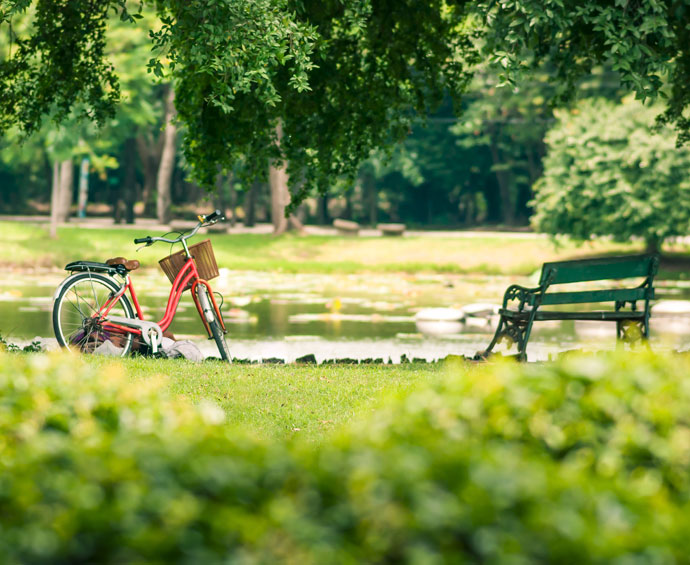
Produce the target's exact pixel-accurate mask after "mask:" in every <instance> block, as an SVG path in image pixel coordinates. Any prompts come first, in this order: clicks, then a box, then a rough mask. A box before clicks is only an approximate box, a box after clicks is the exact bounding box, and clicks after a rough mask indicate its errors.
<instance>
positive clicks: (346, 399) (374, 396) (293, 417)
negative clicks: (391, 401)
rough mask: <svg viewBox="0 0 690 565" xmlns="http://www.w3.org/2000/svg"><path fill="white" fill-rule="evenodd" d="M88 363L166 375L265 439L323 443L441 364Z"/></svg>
mask: <svg viewBox="0 0 690 565" xmlns="http://www.w3.org/2000/svg"><path fill="white" fill-rule="evenodd" d="M82 359H83V360H84V362H86V363H87V364H88V365H91V366H95V367H96V368H99V369H103V370H105V369H107V368H108V367H111V366H112V365H119V364H121V366H122V367H123V369H124V371H125V372H126V374H127V375H128V377H129V378H130V379H132V380H133V381H147V380H151V379H153V378H156V377H159V378H162V379H163V381H164V383H165V385H166V386H167V388H168V389H169V390H170V392H172V393H173V394H174V395H178V396H182V397H184V398H186V399H188V400H190V401H192V402H194V403H195V404H198V403H200V402H202V401H203V400H210V401H212V402H213V403H215V404H217V405H218V406H221V407H222V408H223V410H224V411H225V413H226V417H227V422H228V425H230V426H237V427H239V428H241V429H242V430H243V433H250V434H251V435H256V436H257V437H260V438H262V439H281V438H283V439H285V438H290V437H294V436H296V435H299V436H301V437H303V438H305V439H307V440H310V441H319V440H321V439H322V438H323V437H324V436H325V435H327V434H328V432H330V431H331V430H334V429H337V428H338V427H340V426H342V425H343V424H346V423H348V422H351V421H353V420H359V419H363V418H366V417H367V416H368V415H369V414H370V413H371V412H372V411H373V410H374V408H375V407H376V406H377V405H379V404H380V402H381V401H382V399H383V398H385V397H386V396H388V395H390V394H398V393H401V392H404V391H407V390H410V389H411V388H413V387H414V386H417V385H420V384H424V383H430V382H432V381H434V380H435V379H437V378H438V376H439V375H440V373H441V371H440V369H439V365H438V364H433V365H431V364H405V365H318V366H313V365H227V364H224V363H220V362H217V361H207V362H205V363H202V364H200V365H196V364H194V363H190V362H188V361H183V360H170V359H161V360H159V359H144V358H134V359H124V360H122V361H113V360H112V359H108V358H105V357H89V356H84V357H82Z"/></svg>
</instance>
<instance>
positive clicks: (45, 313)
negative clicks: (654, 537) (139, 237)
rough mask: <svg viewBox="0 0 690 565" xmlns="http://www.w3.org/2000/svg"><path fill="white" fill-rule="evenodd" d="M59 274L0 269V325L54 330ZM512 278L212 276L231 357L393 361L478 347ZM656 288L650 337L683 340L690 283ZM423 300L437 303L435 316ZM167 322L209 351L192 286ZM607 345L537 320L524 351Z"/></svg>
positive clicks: (149, 281) (17, 331)
mask: <svg viewBox="0 0 690 565" xmlns="http://www.w3.org/2000/svg"><path fill="white" fill-rule="evenodd" d="M63 278H64V273H61V272H46V273H40V274H21V275H14V274H13V275H11V276H9V275H5V276H4V277H3V278H2V279H0V333H1V334H2V335H5V336H8V337H11V338H13V339H16V340H31V339H33V338H34V337H35V336H43V337H52V336H53V330H52V322H51V311H52V301H53V293H54V290H55V288H57V286H58V285H59V283H60V282H61V280H62V279H63ZM133 279H134V281H135V286H136V289H137V292H138V295H139V298H140V300H141V302H142V306H143V309H144V312H145V315H146V317H147V319H155V320H158V319H160V318H162V316H163V312H164V310H165V302H166V300H167V296H168V292H169V288H170V286H169V284H168V283H167V280H166V279H165V276H164V275H163V274H162V273H159V272H157V271H153V270H149V271H144V272H142V273H140V272H139V271H138V272H137V273H136V274H135V276H133ZM513 283H518V284H528V283H529V281H528V280H527V279H526V278H520V277H485V276H474V277H473V276H456V275H428V274H424V275H419V276H414V275H400V274H390V275H387V274H380V275H371V274H362V275H315V274H302V275H295V274H284V273H263V272H261V273H260V272H232V271H229V270H227V269H221V276H220V277H218V278H217V279H215V280H214V281H212V284H213V287H214V290H216V291H218V292H219V293H220V295H221V296H222V297H223V307H222V308H223V313H224V315H225V318H226V321H227V325H228V328H229V335H228V342H229V343H230V344H231V348H232V351H233V354H234V355H235V356H236V357H246V358H250V359H262V358H263V359H265V358H269V357H280V358H284V359H286V360H291V359H296V358H298V357H300V356H301V355H304V354H307V353H314V354H315V355H316V356H317V359H318V360H320V361H322V360H324V359H330V358H339V357H349V358H355V359H368V358H372V359H375V358H381V359H384V360H385V361H387V360H393V361H395V362H397V361H398V360H399V359H400V357H401V356H402V355H403V354H404V355H406V356H407V357H408V358H414V357H417V358H423V359H427V360H431V359H436V358H439V357H444V356H445V355H447V354H451V353H452V354H462V355H472V354H474V353H475V352H476V351H478V350H482V349H483V348H485V347H486V345H487V344H488V342H489V339H490V336H491V333H492V332H493V329H494V328H495V323H496V321H497V317H496V305H497V304H499V303H500V301H501V298H502V295H503V291H504V290H505V288H506V287H507V286H508V285H509V284H513ZM657 296H658V298H659V299H661V300H662V301H663V304H665V303H667V302H670V301H671V300H673V301H675V305H673V308H671V309H670V310H669V311H664V308H661V307H659V308H658V309H657V310H655V311H654V312H655V314H654V315H653V317H652V338H653V345H655V346H659V347H668V348H686V347H688V346H690V302H686V300H687V299H690V284H688V283H686V282H685V281H679V282H678V283H676V282H675V281H673V282H669V281H661V282H660V283H659V289H658V292H657ZM661 304H662V302H660V303H659V306H661ZM669 308H670V307H669ZM429 309H436V314H435V316H436V317H434V316H433V315H430V312H429ZM438 309H441V310H438ZM425 311H426V313H425ZM444 313H445V314H446V315H445V317H444V315H443V314H444ZM171 330H172V331H173V333H174V334H175V335H176V336H177V337H178V338H179V337H182V338H193V339H196V340H199V342H200V343H201V344H202V348H206V349H208V351H207V353H209V354H213V342H210V343H208V342H207V341H206V340H205V339H204V337H203V326H202V324H201V322H200V321H199V319H198V317H197V314H196V309H195V308H194V306H193V303H192V301H191V299H190V298H189V296H185V297H184V298H183V301H182V303H181V304H180V307H179V308H178V315H177V317H176V318H175V321H174V322H173V325H172V327H171ZM614 347H615V324H611V323H596V322H589V323H588V322H572V321H566V322H542V323H538V324H535V327H534V331H533V336H532V339H531V340H530V345H529V348H528V350H529V354H530V359H537V358H547V357H548V356H549V355H551V354H552V353H555V352H558V351H563V350H567V349H574V348H592V349H599V350H600V349H606V348H611V349H612V348H614Z"/></svg>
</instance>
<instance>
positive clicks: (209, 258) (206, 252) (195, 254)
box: [158, 239, 218, 288]
mask: <svg viewBox="0 0 690 565" xmlns="http://www.w3.org/2000/svg"><path fill="white" fill-rule="evenodd" d="M189 253H190V254H191V256H192V258H193V259H194V263H196V268H197V270H198V271H199V278H201V279H204V280H206V281H210V280H211V279H215V278H216V277H217V276H218V264H217V263H216V257H215V255H214V254H213V247H212V246H211V240H210V239H205V240H204V241H201V242H199V243H195V244H194V245H190V246H189ZM186 262H187V256H186V255H185V252H184V249H183V250H181V251H178V252H177V253H173V254H172V255H168V256H167V257H164V258H163V259H161V260H160V261H158V264H159V265H160V266H161V269H163V272H164V273H165V274H166V275H167V276H168V278H169V279H170V282H171V283H174V282H175V277H177V273H179V272H180V269H182V267H184V264H185V263H186ZM190 286H191V285H187V288H189V287H190Z"/></svg>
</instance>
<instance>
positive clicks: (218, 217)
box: [134, 210, 225, 246]
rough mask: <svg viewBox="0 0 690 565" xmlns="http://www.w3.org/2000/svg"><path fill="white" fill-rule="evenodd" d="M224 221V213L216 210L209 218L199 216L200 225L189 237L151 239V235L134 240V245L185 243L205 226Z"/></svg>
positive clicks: (195, 227)
mask: <svg viewBox="0 0 690 565" xmlns="http://www.w3.org/2000/svg"><path fill="white" fill-rule="evenodd" d="M224 219H225V216H223V214H222V212H221V211H220V210H216V211H215V212H211V213H210V214H209V215H208V216H199V223H198V224H197V225H196V226H194V229H193V230H192V231H191V232H190V233H188V234H187V235H184V234H183V235H181V236H180V237H177V238H175V239H167V238H165V237H151V236H150V235H147V236H146V237H137V238H136V239H135V240H134V243H136V244H139V243H145V244H146V245H147V246H149V245H153V244H154V243H155V242H156V241H163V242H165V243H180V242H181V241H185V240H187V239H189V238H190V237H193V236H195V235H196V232H198V231H199V229H200V228H201V227H203V226H204V225H211V224H215V223H216V222H219V221H222V220H224Z"/></svg>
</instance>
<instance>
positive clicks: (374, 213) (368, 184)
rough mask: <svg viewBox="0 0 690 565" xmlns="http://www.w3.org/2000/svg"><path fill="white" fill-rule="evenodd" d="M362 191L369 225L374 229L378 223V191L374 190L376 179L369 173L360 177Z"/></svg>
mask: <svg viewBox="0 0 690 565" xmlns="http://www.w3.org/2000/svg"><path fill="white" fill-rule="evenodd" d="M362 190H363V191H364V198H365V202H366V206H367V209H368V216H369V218H368V219H369V225H371V226H372V227H376V224H377V222H378V208H379V202H378V196H379V195H378V191H377V190H376V179H375V178H374V175H372V174H371V173H364V174H363V175H362Z"/></svg>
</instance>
